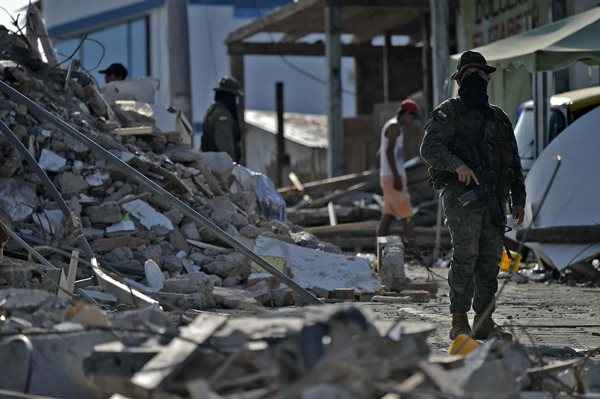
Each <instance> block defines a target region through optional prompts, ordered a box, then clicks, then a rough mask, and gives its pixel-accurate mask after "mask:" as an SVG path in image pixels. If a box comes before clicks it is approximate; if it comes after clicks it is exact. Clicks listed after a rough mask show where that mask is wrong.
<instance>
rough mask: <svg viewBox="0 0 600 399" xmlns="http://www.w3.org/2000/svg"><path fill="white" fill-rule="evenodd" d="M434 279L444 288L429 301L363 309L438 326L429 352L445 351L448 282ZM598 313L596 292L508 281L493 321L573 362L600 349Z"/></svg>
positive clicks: (417, 274)
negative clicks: (580, 354)
mask: <svg viewBox="0 0 600 399" xmlns="http://www.w3.org/2000/svg"><path fill="white" fill-rule="evenodd" d="M435 272H436V273H437V274H440V275H442V276H446V275H447V272H448V271H447V269H435ZM407 274H408V275H409V276H410V277H412V278H419V279H421V278H426V272H425V270H424V269H422V268H419V267H416V266H411V267H409V268H408V270H407ZM436 280H437V281H439V286H440V290H439V291H438V294H437V297H436V298H435V299H434V300H431V301H430V302H428V303H423V304H418V303H412V304H374V303H365V304H362V305H361V307H362V308H364V309H367V310H368V311H369V312H371V314H373V315H374V316H375V317H376V318H377V319H379V320H392V319H396V318H402V319H406V320H415V319H418V320H422V321H427V322H431V323H434V324H435V325H437V326H438V329H437V331H436V332H435V334H434V335H433V336H432V337H431V339H430V343H431V348H432V349H433V350H434V351H439V352H440V353H441V352H446V351H447V349H448V345H449V340H448V329H449V328H450V323H449V322H450V318H449V315H448V304H449V298H448V288H447V282H446V281H444V280H442V279H441V278H438V277H436ZM500 283H502V281H501V282H500ZM599 312H600V289H598V288H582V287H569V286H566V285H562V284H557V283H554V282H552V283H548V284H546V283H534V282H529V283H527V284H516V283H514V282H509V283H508V286H507V287H506V289H505V290H504V294H503V295H502V297H501V298H500V301H499V304H498V310H497V312H496V314H495V315H496V317H495V319H496V321H497V322H498V323H499V324H502V325H506V324H510V325H513V326H522V327H514V334H515V336H517V337H518V339H519V341H520V342H522V343H524V344H525V345H526V346H528V347H534V346H535V347H536V348H537V349H538V350H540V351H541V352H542V353H543V354H544V355H545V356H546V357H549V358H550V357H552V358H570V357H573V356H574V352H573V351H588V350H591V349H594V348H597V347H600V318H599V317H598V314H599ZM472 316H473V315H472V314H471V315H470V317H471V321H472ZM532 341H533V342H532Z"/></svg>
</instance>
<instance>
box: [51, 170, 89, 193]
mask: <svg viewBox="0 0 600 399" xmlns="http://www.w3.org/2000/svg"><path fill="white" fill-rule="evenodd" d="M58 184H59V186H60V188H61V192H62V194H64V195H72V194H79V193H81V192H83V191H86V190H87V189H88V187H89V185H88V183H87V182H86V181H85V179H84V178H83V176H81V174H79V173H73V172H65V173H63V174H61V175H60V176H59V177H58Z"/></svg>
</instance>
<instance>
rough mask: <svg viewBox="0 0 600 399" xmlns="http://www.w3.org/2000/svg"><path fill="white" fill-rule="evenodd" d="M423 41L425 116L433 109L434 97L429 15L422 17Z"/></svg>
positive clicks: (422, 61) (422, 63) (425, 14)
mask: <svg viewBox="0 0 600 399" xmlns="http://www.w3.org/2000/svg"><path fill="white" fill-rule="evenodd" d="M421 17H422V26H421V41H422V42H423V48H422V52H421V65H422V67H423V100H424V103H425V110H424V111H425V112H424V113H425V114H426V113H427V112H428V111H429V110H431V109H433V95H432V90H431V25H430V24H431V22H430V19H429V18H430V17H429V14H428V13H426V12H424V13H423V14H422V15H421Z"/></svg>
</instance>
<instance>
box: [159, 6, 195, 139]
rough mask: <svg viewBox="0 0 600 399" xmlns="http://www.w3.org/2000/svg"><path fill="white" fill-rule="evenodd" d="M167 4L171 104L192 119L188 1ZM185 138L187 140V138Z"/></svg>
mask: <svg viewBox="0 0 600 399" xmlns="http://www.w3.org/2000/svg"><path fill="white" fill-rule="evenodd" d="M166 5H167V21H168V32H169V37H168V43H169V57H168V58H169V88H170V93H171V106H172V107H173V108H175V109H176V110H178V111H181V112H182V113H183V115H185V117H186V118H187V119H188V120H190V121H191V120H193V118H192V90H191V73H190V46H189V38H188V13H187V1H180V0H167V4H166ZM183 139H184V142H185V140H186V138H183ZM188 140H189V139H188ZM185 143H186V144H190V143H187V142H185Z"/></svg>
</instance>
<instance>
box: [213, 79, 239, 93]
mask: <svg viewBox="0 0 600 399" xmlns="http://www.w3.org/2000/svg"><path fill="white" fill-rule="evenodd" d="M214 90H215V91H224V92H227V93H231V94H234V95H236V96H243V95H244V93H243V92H242V90H240V84H239V83H238V81H237V80H235V79H234V78H230V77H224V78H221V80H219V83H218V84H217V87H215V88H214Z"/></svg>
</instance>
